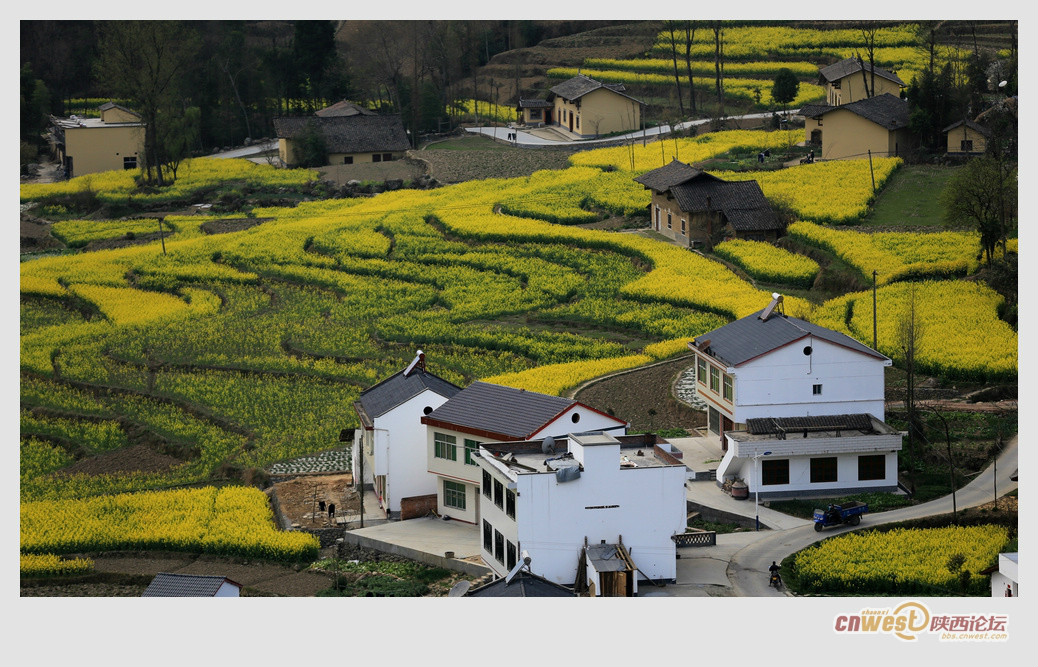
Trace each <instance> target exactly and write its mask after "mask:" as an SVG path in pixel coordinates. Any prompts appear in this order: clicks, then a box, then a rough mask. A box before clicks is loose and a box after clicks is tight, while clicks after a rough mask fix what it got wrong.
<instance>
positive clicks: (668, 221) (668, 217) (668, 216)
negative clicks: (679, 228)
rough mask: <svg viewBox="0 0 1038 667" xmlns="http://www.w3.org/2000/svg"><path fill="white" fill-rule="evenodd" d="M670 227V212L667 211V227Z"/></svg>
mask: <svg viewBox="0 0 1038 667" xmlns="http://www.w3.org/2000/svg"><path fill="white" fill-rule="evenodd" d="M670 228H671V225H670V213H668V214H667V229H670Z"/></svg>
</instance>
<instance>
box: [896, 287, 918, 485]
mask: <svg viewBox="0 0 1038 667" xmlns="http://www.w3.org/2000/svg"><path fill="white" fill-rule="evenodd" d="M922 334H923V327H922V323H921V322H920V321H919V319H918V318H917V317H916V303H915V285H914V284H912V285H911V286H910V287H909V291H908V303H907V304H906V305H905V310H904V312H903V313H901V316H900V320H899V321H898V327H897V341H896V344H897V347H898V349H899V350H900V351H901V354H902V361H903V362H904V364H905V373H906V378H905V412H906V413H907V418H908V447H907V448H906V452H905V453H906V454H907V455H908V459H909V475H908V478H909V483H910V484H911V486H912V491H913V492H914V491H915V459H917V458H918V457H919V452H918V451H917V447H916V443H917V442H920V441H922V440H923V437H924V436H923V424H922V420H921V419H920V418H919V413H918V412H917V411H916V406H915V371H916V367H915V355H916V350H917V348H918V346H919V339H920V338H921V337H922Z"/></svg>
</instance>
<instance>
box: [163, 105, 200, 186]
mask: <svg viewBox="0 0 1038 667" xmlns="http://www.w3.org/2000/svg"><path fill="white" fill-rule="evenodd" d="M200 119H201V112H200V110H199V109H198V107H188V108H186V109H184V110H183V112H182V113H179V114H173V115H171V117H170V118H169V119H163V121H164V122H162V123H161V124H160V125H159V129H160V131H161V134H160V136H159V144H160V145H161V146H162V151H161V154H162V156H163V161H162V165H163V166H164V167H165V168H166V170H167V171H168V172H169V175H170V176H171V177H172V178H173V180H174V181H175V180H176V179H177V170H178V169H179V168H180V163H181V162H183V161H184V159H185V158H188V157H190V156H191V153H192V152H194V149H195V146H197V145H198V134H199V127H200V124H201V123H200Z"/></svg>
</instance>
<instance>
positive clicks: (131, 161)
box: [123, 155, 137, 169]
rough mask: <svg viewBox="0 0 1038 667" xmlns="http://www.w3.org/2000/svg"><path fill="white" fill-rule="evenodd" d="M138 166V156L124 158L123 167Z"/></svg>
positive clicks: (134, 167) (133, 167) (131, 167)
mask: <svg viewBox="0 0 1038 667" xmlns="http://www.w3.org/2000/svg"><path fill="white" fill-rule="evenodd" d="M136 168H137V156H136V155H134V156H131V157H124V158H123V169H136Z"/></svg>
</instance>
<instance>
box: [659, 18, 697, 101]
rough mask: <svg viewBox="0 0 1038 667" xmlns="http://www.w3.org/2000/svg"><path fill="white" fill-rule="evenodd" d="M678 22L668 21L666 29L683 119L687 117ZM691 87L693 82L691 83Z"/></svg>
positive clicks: (665, 24)
mask: <svg viewBox="0 0 1038 667" xmlns="http://www.w3.org/2000/svg"><path fill="white" fill-rule="evenodd" d="M677 23H678V22H677V21H666V22H665V23H664V24H663V25H664V29H665V30H667V31H668V34H669V35H670V57H671V62H673V63H674V85H675V87H676V88H677V91H678V111H679V113H680V116H681V118H684V117H685V102H684V100H683V99H682V97H681V77H680V76H678V36H677V27H678V26H677ZM689 85H691V82H690V83H689Z"/></svg>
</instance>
